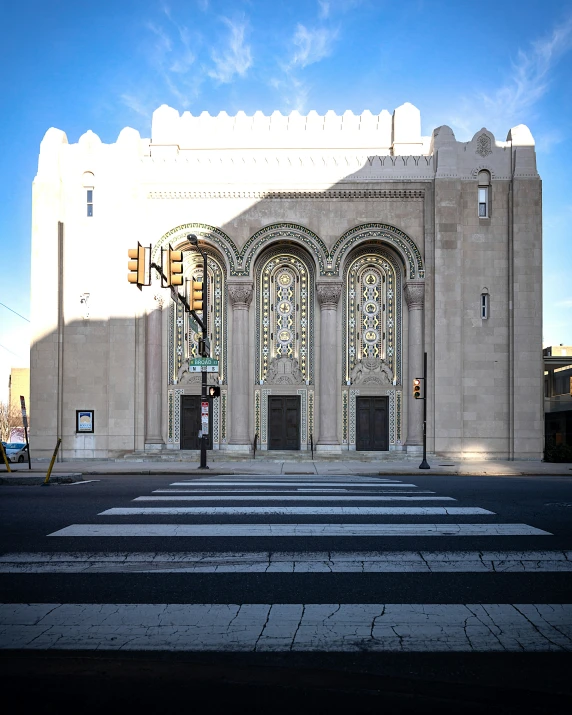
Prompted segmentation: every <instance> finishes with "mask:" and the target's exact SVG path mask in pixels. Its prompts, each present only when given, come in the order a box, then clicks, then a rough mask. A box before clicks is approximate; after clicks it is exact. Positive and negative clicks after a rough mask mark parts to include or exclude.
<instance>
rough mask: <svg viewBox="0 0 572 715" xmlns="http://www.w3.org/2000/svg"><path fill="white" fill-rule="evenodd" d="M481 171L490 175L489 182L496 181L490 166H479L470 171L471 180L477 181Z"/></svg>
mask: <svg viewBox="0 0 572 715" xmlns="http://www.w3.org/2000/svg"><path fill="white" fill-rule="evenodd" d="M481 171H488V172H489V174H490V175H491V181H492V180H493V179H496V176H495V172H494V169H493V168H492V166H490V164H479V165H478V166H475V168H474V169H472V170H471V176H472V177H473V179H475V180H477V179H478V178H479V174H480V172H481Z"/></svg>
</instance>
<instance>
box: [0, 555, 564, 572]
mask: <svg viewBox="0 0 572 715" xmlns="http://www.w3.org/2000/svg"><path fill="white" fill-rule="evenodd" d="M90 571H91V572H98V573H124V572H128V573H154V572H156V571H160V572H162V573H538V572H544V573H557V572H571V571H572V551H523V552H510V551H509V552H498V551H378V552H376V551H349V552H348V551H340V552H335V551H334V552H331V551H315V552H282V551H258V552H257V551H247V552H243V553H241V552H233V551H227V552H224V551H221V552H218V551H211V552H198V553H195V552H190V553H187V552H180V551H172V552H156V553H153V552H151V553H149V552H141V553H130V552H123V553H113V552H95V553H89V552H88V553H81V554H77V553H65V552H64V553H62V552H57V553H55V554H53V553H50V552H47V553H9V554H3V555H1V556H0V573H86V572H90Z"/></svg>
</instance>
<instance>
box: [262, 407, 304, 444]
mask: <svg viewBox="0 0 572 715" xmlns="http://www.w3.org/2000/svg"><path fill="white" fill-rule="evenodd" d="M268 449H291V450H295V449H300V396H299V395H294V396H292V397H290V396H286V395H269V396H268Z"/></svg>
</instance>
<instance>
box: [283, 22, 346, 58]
mask: <svg viewBox="0 0 572 715" xmlns="http://www.w3.org/2000/svg"><path fill="white" fill-rule="evenodd" d="M337 36H338V31H337V30H335V29H329V28H325V27H321V28H316V29H314V30H310V29H308V28H307V27H305V26H304V25H298V26H297V27H296V32H295V33H294V37H293V38H292V42H293V44H294V45H295V46H296V48H297V49H296V50H295V51H294V54H293V56H292V59H291V60H290V63H289V64H290V67H302V68H303V67H308V65H313V64H314V63H315V62H319V61H320V60H323V59H324V58H325V57H328V56H329V55H331V53H332V45H333V43H334V41H335V39H336V37H337Z"/></svg>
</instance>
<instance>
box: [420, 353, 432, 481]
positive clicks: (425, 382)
mask: <svg viewBox="0 0 572 715" xmlns="http://www.w3.org/2000/svg"><path fill="white" fill-rule="evenodd" d="M419 469H431V467H430V466H429V463H428V462H427V353H423V461H422V462H421V464H420V465H419Z"/></svg>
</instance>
